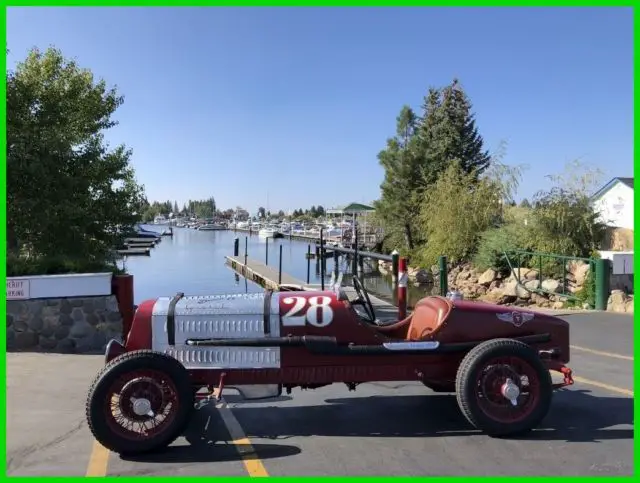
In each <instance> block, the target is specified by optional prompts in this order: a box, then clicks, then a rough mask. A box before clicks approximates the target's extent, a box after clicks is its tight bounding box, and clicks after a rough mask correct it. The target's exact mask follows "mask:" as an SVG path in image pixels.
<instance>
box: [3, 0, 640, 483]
mask: <svg viewBox="0 0 640 483" xmlns="http://www.w3.org/2000/svg"><path fill="white" fill-rule="evenodd" d="M3 4H4V5H5V6H6V7H8V8H10V7H12V6H25V7H26V6H181V7H185V6H272V7H273V6H300V7H303V6H306V7H311V6H317V7H321V6H342V7H351V6H352V7H355V6H396V7H397V6H451V7H470V6H475V7H497V6H503V7H524V6H527V7H542V6H549V7H587V6H591V7H605V6H606V7H634V6H636V4H638V2H637V1H629V0H627V1H619V0H618V1H614V0H610V1H603V0H599V1H595V0H564V1H562V0H558V1H553V0H538V1H535V0H532V1H520V2H516V1H509V0H467V1H458V0H448V1H447V0H440V1H436V0H434V1H428V0H398V1H397V2H389V1H388V0H387V1H385V0H324V1H323V0H316V1H313V0H310V1H304V0H272V1H269V0H264V1H256V0H254V1H250V0H244V1H243V0H236V1H220V2H217V1H214V0H208V1H207V0H204V1H194V0H187V1H184V2H180V1H177V0H155V1H129V0H102V1H100V0H94V1H89V0H85V1H83V0H60V1H55V0H52V1H47V0H40V1H37V0H31V1H15V0H13V1H12V0H9V1H4V2H3ZM6 20H7V19H6V8H3V9H2V22H1V28H2V30H3V32H2V33H3V35H2V37H3V39H4V46H5V51H6V47H7V41H6ZM639 20H640V13H638V9H634V52H638V46H639V44H640V42H639V39H640V36H638V22H639ZM3 66H4V70H5V72H6V67H7V66H6V56H5V57H4V58H3ZM637 72H638V68H637V65H634V80H635V79H637V78H638V75H637ZM2 97H3V98H4V99H6V79H5V82H3V83H2ZM638 106H639V104H638V101H637V96H636V89H635V88H634V114H637V113H638ZM0 112H1V115H2V124H3V125H5V126H6V102H4V103H2V107H1V108H0ZM634 118H635V115H634ZM634 134H635V138H637V137H638V136H637V135H638V127H637V125H636V126H634ZM0 139H1V143H2V146H1V147H2V149H1V152H2V161H3V166H4V168H3V169H2V170H1V171H0V176H1V177H0V186H1V187H2V196H1V198H0V206H1V209H0V213H1V215H2V217H3V220H4V222H3V223H1V224H0V226H1V233H2V235H1V236H0V246H1V247H2V251H3V253H5V259H6V199H7V198H6V147H7V146H6V142H7V140H6V129H5V131H4V133H3V135H2V136H1V137H0ZM634 146H635V139H634ZM636 166H637V157H636V156H634V172H635V167H636ZM637 205H638V197H635V196H634V212H635V217H634V223H635V221H638V218H639V217H640V216H639V215H638V210H637V208H638V207H637ZM639 268H640V261H638V259H635V263H634V271H635V270H638V269H639ZM0 273H2V277H3V278H4V279H5V281H6V265H4V266H3V267H2V269H1V272H0ZM634 293H635V282H634ZM0 303H1V304H2V305H1V306H0V307H1V308H2V312H4V313H5V314H6V295H5V297H3V298H2V300H1V302H0ZM639 305H640V304H639V303H635V304H634V311H635V310H637V309H638V306H639ZM2 330H3V334H2V336H1V337H0V350H2V353H4V354H6V326H4V328H3V329H2ZM639 339H640V337H639V336H638V333H637V332H634V386H635V385H637V384H636V383H637V381H638V375H637V369H638V367H637V365H636V364H635V356H637V352H638V351H637V347H638V340H639ZM0 376H2V378H3V379H4V380H5V381H6V356H5V357H3V358H2V359H1V362H0ZM4 387H5V388H6V385H5V386H4ZM5 392H6V391H5ZM42 403H43V404H46V401H43V402H42ZM0 404H1V408H2V412H3V413H4V414H5V415H6V393H5V397H3V398H0ZM636 414H638V402H637V400H635V399H634V419H635V415H636ZM0 431H1V432H2V434H3V435H4V441H5V442H6V416H5V418H3V419H2V420H1V422H0ZM5 447H6V444H5ZM574 451H579V449H575V450H574ZM637 453H638V445H637V444H636V441H635V434H634V462H635V458H636V455H637ZM0 458H1V464H0V466H2V468H4V471H3V474H4V475H6V469H7V466H6V450H5V451H4V452H2V455H1V456H0ZM213 465H215V463H212V469H214V468H215V467H214V466H213ZM635 473H636V470H635V467H634V474H635ZM76 478H81V477H71V478H69V477H64V478H61V477H38V478H35V480H40V479H42V480H69V479H76ZM117 478H118V479H119V480H120V481H136V480H139V479H140V478H154V479H155V480H156V481H165V480H167V481H170V480H173V479H175V478H185V479H190V480H194V479H197V480H202V481H211V480H212V478H214V479H215V480H216V481H221V480H222V481H235V480H237V478H238V477H233V478H232V477H218V476H215V474H213V475H211V476H209V477H177V476H174V477H159V476H154V477H149V476H142V477H135V478H134V477H117ZM247 478H248V477H247ZM278 478H283V477H278ZM291 478H292V477H287V479H291ZM297 478H304V479H305V480H328V479H331V480H332V481H335V480H336V479H351V480H353V479H363V478H364V477H350V476H345V477H297ZM403 478H404V477H403ZM508 478H509V479H511V480H513V479H517V480H520V479H522V480H525V479H526V480H527V481H540V482H549V481H558V482H561V481H563V482H564V481H567V480H569V479H571V480H574V479H580V480H581V481H587V480H597V481H603V480H611V481H613V480H615V481H621V480H630V479H631V477H597V476H593V477H567V476H562V477H560V476H559V477H508ZM30 479H34V478H30ZM366 479H367V480H377V481H382V480H388V481H393V480H397V479H398V477H366ZM411 479H413V480H414V481H415V480H418V479H424V480H425V481H427V480H428V481H430V482H434V481H444V480H451V479H456V480H463V479H464V480H487V479H495V480H502V479H504V478H502V477H491V476H487V477H464V476H459V477H454V476H451V477H412V478H411Z"/></svg>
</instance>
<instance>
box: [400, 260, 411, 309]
mask: <svg viewBox="0 0 640 483" xmlns="http://www.w3.org/2000/svg"><path fill="white" fill-rule="evenodd" d="M408 281H409V277H408V274H407V259H406V258H404V257H400V259H399V260H398V320H403V319H405V318H406V317H407V282H408Z"/></svg>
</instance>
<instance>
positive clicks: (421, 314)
mask: <svg viewBox="0 0 640 483" xmlns="http://www.w3.org/2000/svg"><path fill="white" fill-rule="evenodd" d="M452 309H453V304H452V303H451V301H450V300H449V299H447V298H445V297H437V296H433V297H427V298H425V299H422V300H421V301H420V302H418V303H417V304H416V306H415V308H414V310H413V314H411V315H412V317H411V322H410V323H409V330H408V331H407V340H409V341H419V340H426V339H430V338H431V336H432V335H433V334H435V333H436V332H438V330H439V329H440V328H441V327H442V325H443V324H444V323H445V322H446V321H447V319H448V318H449V315H450V314H451V310H452Z"/></svg>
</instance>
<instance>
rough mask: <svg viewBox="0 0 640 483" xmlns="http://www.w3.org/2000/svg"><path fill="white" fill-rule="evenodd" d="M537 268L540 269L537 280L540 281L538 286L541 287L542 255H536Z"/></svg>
mask: <svg viewBox="0 0 640 483" xmlns="http://www.w3.org/2000/svg"><path fill="white" fill-rule="evenodd" d="M538 268H539V269H540V271H539V272H538V280H539V281H540V288H542V255H540V256H539V257H538Z"/></svg>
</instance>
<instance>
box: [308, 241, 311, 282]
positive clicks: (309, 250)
mask: <svg viewBox="0 0 640 483" xmlns="http://www.w3.org/2000/svg"><path fill="white" fill-rule="evenodd" d="M310 276H311V245H307V284H309V277H310Z"/></svg>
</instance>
